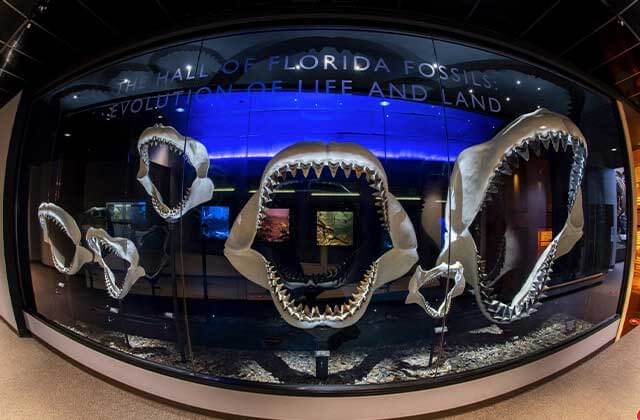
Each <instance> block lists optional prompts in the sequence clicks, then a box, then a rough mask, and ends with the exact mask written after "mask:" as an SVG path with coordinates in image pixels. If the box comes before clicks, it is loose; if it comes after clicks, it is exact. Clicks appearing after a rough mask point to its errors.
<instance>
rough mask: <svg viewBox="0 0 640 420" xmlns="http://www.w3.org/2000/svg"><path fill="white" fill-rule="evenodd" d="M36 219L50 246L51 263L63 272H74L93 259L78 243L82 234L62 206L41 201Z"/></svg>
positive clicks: (69, 273) (71, 273)
mask: <svg viewBox="0 0 640 420" xmlns="http://www.w3.org/2000/svg"><path fill="white" fill-rule="evenodd" d="M38 221H39V222H40V227H41V228H42V233H43V235H44V242H45V243H47V244H49V247H50V248H51V257H52V259H53V265H54V267H55V268H56V270H58V271H59V272H61V273H63V274H68V275H73V274H76V273H77V272H78V271H79V270H80V269H81V268H82V266H83V265H85V264H86V263H88V262H91V261H93V258H92V255H91V252H90V251H89V250H88V249H86V248H84V247H83V246H81V245H80V241H81V239H82V235H81V233H80V228H78V225H77V224H76V221H75V220H74V219H73V217H71V215H70V214H69V213H67V212H66V211H65V210H64V209H63V208H62V207H59V206H57V205H55V204H53V203H41V204H40V206H39V207H38Z"/></svg>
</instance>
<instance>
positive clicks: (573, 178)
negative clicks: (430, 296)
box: [471, 130, 587, 322]
mask: <svg viewBox="0 0 640 420" xmlns="http://www.w3.org/2000/svg"><path fill="white" fill-rule="evenodd" d="M586 150H587V149H586V145H585V142H584V140H583V139H582V138H579V137H575V136H572V135H571V134H569V133H567V132H564V131H559V130H558V131H555V130H549V131H543V132H539V133H536V134H535V135H534V136H533V137H529V138H526V139H523V140H521V141H520V142H519V143H517V144H515V145H513V146H511V148H510V149H509V150H508V151H507V152H506V153H505V154H504V155H503V156H502V158H501V160H500V161H499V163H498V165H497V166H496V167H495V169H494V172H493V174H492V175H491V176H490V179H489V182H488V184H487V188H486V191H485V193H484V197H483V200H482V203H481V207H480V210H479V212H478V214H477V216H476V218H475V220H474V222H473V224H472V226H471V232H472V234H473V236H474V241H475V243H476V248H477V249H479V250H480V251H478V252H477V254H476V261H477V268H478V288H479V290H478V292H479V295H478V297H479V299H480V300H481V302H482V303H483V304H484V305H485V308H486V311H487V312H488V313H489V316H490V317H491V318H492V320H494V321H495V322H512V321H514V320H517V319H520V318H523V317H525V316H528V315H529V314H531V313H533V312H535V311H536V307H537V306H539V305H540V303H539V300H540V299H541V298H543V297H544V294H543V292H544V288H545V286H546V285H547V283H548V281H549V279H550V274H551V272H552V267H553V262H554V259H555V258H556V250H557V247H558V242H559V240H560V235H556V236H555V237H554V238H553V240H551V242H550V244H549V245H548V246H547V247H546V248H545V250H544V251H543V253H542V255H541V256H540V258H539V259H538V261H535V260H534V261H532V262H530V263H528V262H526V261H522V262H521V263H520V264H518V265H522V264H524V266H526V267H528V270H526V274H525V279H523V280H521V281H520V284H521V286H520V290H519V291H516V292H515V293H514V292H513V291H509V290H505V289H504V287H502V285H503V283H504V282H498V280H500V278H501V277H503V276H505V275H508V273H507V272H506V271H505V270H503V266H504V264H505V253H506V252H509V250H508V249H506V248H508V247H510V246H512V245H508V244H507V224H508V221H507V220H508V218H509V217H511V215H510V214H504V211H505V208H508V207H509V206H508V205H507V201H508V200H507V194H506V188H505V187H506V186H509V187H511V188H514V187H515V185H514V183H515V182H519V179H516V178H515V175H517V174H518V172H519V168H521V167H522V168H524V167H525V166H526V165H531V164H534V161H536V160H537V161H544V160H548V161H549V162H552V164H553V165H562V164H566V165H567V167H566V168H564V169H566V170H567V173H568V188H567V202H566V205H567V214H568V215H569V214H570V213H571V211H572V209H573V206H574V204H575V203H576V198H577V196H578V193H579V191H580V184H581V182H582V178H583V173H584V168H585V161H586ZM519 178H520V179H522V177H521V176H520V177H519ZM525 191H526V189H525ZM580 205H581V203H580ZM567 217H568V216H567ZM481 238H484V242H485V244H484V246H481V244H482V243H483V240H482V239H481ZM514 272H516V271H514ZM498 285H501V286H498ZM504 301H511V303H510V304H507V303H504Z"/></svg>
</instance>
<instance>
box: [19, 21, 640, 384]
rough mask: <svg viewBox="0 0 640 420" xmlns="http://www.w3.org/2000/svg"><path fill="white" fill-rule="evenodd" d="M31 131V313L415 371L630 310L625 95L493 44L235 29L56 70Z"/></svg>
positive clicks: (27, 208)
mask: <svg viewBox="0 0 640 420" xmlns="http://www.w3.org/2000/svg"><path fill="white" fill-rule="evenodd" d="M22 142H23V146H22V149H21V150H22V152H21V153H20V155H19V156H20V157H19V176H20V180H21V182H20V187H19V194H17V196H16V200H17V203H18V204H17V205H16V208H18V209H20V211H17V214H16V217H17V223H18V224H19V225H22V226H24V227H26V229H24V232H22V233H19V234H18V237H17V238H16V241H17V242H18V244H19V245H18V248H19V249H20V250H21V252H20V255H19V257H20V259H21V266H22V267H25V268H26V269H25V270H23V271H22V272H21V275H20V280H21V282H22V284H21V286H22V290H23V294H24V299H25V302H26V311H27V312H28V313H29V314H30V316H32V317H35V318H37V319H38V320H40V321H41V322H43V323H45V324H47V325H49V326H51V327H52V328H54V329H55V330H56V331H58V332H60V333H61V334H63V335H65V336H68V337H70V338H72V339H73V340H75V341H77V342H79V343H81V344H82V345H85V346H88V347H90V348H91V349H93V350H97V351H99V352H102V353H106V354H108V355H110V356H113V357H115V358H118V359H119V360H123V361H126V362H127V363H131V364H133V365H135V366H137V367H141V368H144V369H150V370H153V371H154V372H160V373H163V374H166V375H170V376H175V377H178V378H181V379H187V380H192V381H197V382H198V383H202V384H206V385H211V386H214V387H215V386H220V387H227V388H232V389H240V390H245V391H251V392H267V393H269V392H273V393H279V394H288V395H289V394H290V395H316V394H336V393H339V394H342V395H361V394H363V393H365V394H368V395H370V394H378V393H389V392H400V391H406V390H417V389H423V388H431V387H437V386H441V385H447V384H454V383H461V382H464V381H466V380H468V379H472V378H478V377H482V376H483V375H490V374H492V373H495V372H500V371H504V370H506V369H510V368H513V367H516V366H519V365H521V364H523V363H526V362H529V361H532V360H536V359H539V358H541V357H543V356H545V355H548V354H552V353H553V352H555V351H557V350H559V349H562V348H563V347H565V346H567V345H569V344H571V343H576V342H577V341H579V340H581V339H582V338H585V337H587V336H589V335H591V334H593V333H595V332H597V331H598V330H600V329H601V328H603V327H604V326H607V325H609V324H610V323H612V322H614V321H615V320H617V319H618V317H619V313H620V305H621V298H622V297H623V289H624V287H625V286H626V273H627V270H628V269H629V267H628V265H629V264H630V263H631V261H629V260H628V252H627V250H628V247H629V246H631V245H629V241H630V240H631V236H630V232H632V229H631V228H630V223H631V222H630V220H629V217H628V216H627V214H629V208H630V206H632V205H633V203H631V202H630V201H631V200H627V198H626V197H627V195H628V191H627V190H628V188H629V187H628V186H629V185H631V178H630V176H631V175H630V174H629V168H628V150H627V146H626V144H625V139H624V135H623V133H622V130H621V127H620V119H619V115H618V111H617V108H616V103H615V101H613V100H612V99H610V98H608V97H607V96H605V95H603V94H602V93H600V92H598V91H596V90H594V89H592V88H591V87H587V86H584V85H581V84H579V83H577V82H574V81H572V80H570V79H568V78H566V77H564V76H563V75H560V74H558V73H556V72H552V71H549V70H546V69H544V68H543V67H541V66H538V65H536V64H533V63H530V62H525V61H523V60H520V59H518V58H515V57H511V56H507V55H503V54H500V53H498V52H494V51H490V50H487V49H483V48H481V47H479V46H475V45H469V44H463V43H459V42H455V41H454V40H451V39H442V38H433V37H426V36H424V35H418V34H413V33H406V32H392V31H381V30H372V29H365V28H347V27H313V28H305V29H299V28H293V27H292V28H278V29H264V30H255V31H243V32H234V33H221V34H220V33H219V34H214V35H211V36H209V37H206V38H201V39H193V40H190V41H189V42H186V43H178V44H170V45H166V46H164V47H158V48H154V49H150V50H147V51H143V52H141V53H139V54H135V55H130V56H127V57H124V58H122V59H121V60H119V61H112V62H110V63H108V64H103V65H101V66H95V67H94V68H93V69H92V70H91V71H89V72H85V73H83V74H79V75H76V76H74V77H72V78H69V79H67V80H65V81H64V82H61V83H59V84H57V85H56V86H54V87H52V88H51V89H49V90H47V91H46V92H45V93H43V94H42V95H40V96H38V97H36V98H34V99H33V101H32V102H31V104H30V106H29V112H28V124H27V128H26V130H25V133H24V136H23V140H22ZM631 211H634V210H631Z"/></svg>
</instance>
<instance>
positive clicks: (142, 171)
mask: <svg viewBox="0 0 640 420" xmlns="http://www.w3.org/2000/svg"><path fill="white" fill-rule="evenodd" d="M158 144H163V145H166V146H167V147H168V148H169V150H170V151H171V152H173V153H176V154H179V155H180V156H182V157H183V158H184V161H185V164H189V165H191V166H193V167H194V169H195V170H196V179H194V180H193V182H192V183H191V186H189V187H187V188H186V190H185V192H184V195H183V197H182V201H180V203H179V204H177V205H176V206H174V207H169V206H168V205H166V204H165V202H164V200H163V199H162V196H161V195H160V192H159V191H158V189H157V188H156V186H155V185H154V184H153V182H152V181H151V178H150V177H149V160H150V157H149V147H151V146H155V145H158ZM138 153H139V154H140V167H139V169H138V175H137V178H138V182H140V183H141V184H142V186H143V187H144V189H145V190H146V191H147V194H148V195H149V196H151V204H152V205H153V208H154V209H155V210H156V212H157V213H158V214H159V215H160V217H162V218H163V219H165V220H168V221H171V222H175V221H177V220H178V219H180V218H181V217H182V216H183V215H184V214H185V213H187V212H188V211H189V210H191V209H192V208H194V207H196V206H198V205H199V204H202V203H204V202H207V201H209V200H211V197H212V196H213V189H214V186H213V181H211V179H210V178H209V177H207V172H208V171H209V153H208V152H207V149H206V147H204V145H203V144H202V143H200V142H199V141H197V140H194V139H192V138H190V137H185V136H183V135H181V134H180V133H178V131H176V129H175V128H173V127H167V126H163V125H161V124H159V125H156V126H153V127H149V128H147V129H146V130H144V131H143V132H142V134H141V135H140V138H139V139H138Z"/></svg>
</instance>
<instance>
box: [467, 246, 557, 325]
mask: <svg viewBox="0 0 640 420" xmlns="http://www.w3.org/2000/svg"><path fill="white" fill-rule="evenodd" d="M549 247H550V249H549V252H548V253H547V256H546V257H545V259H544V261H543V262H542V265H540V268H539V270H538V271H537V272H536V273H535V279H534V281H533V283H532V284H531V285H530V286H529V288H528V290H527V293H526V294H525V295H524V296H523V298H522V299H521V300H519V301H518V302H512V303H511V304H509V305H507V304H505V303H503V302H500V301H498V300H496V299H495V298H494V292H493V287H491V286H486V285H485V284H484V282H483V280H482V279H481V278H479V281H478V286H479V292H480V299H481V300H482V303H483V304H484V305H485V307H486V311H487V312H488V315H489V316H490V317H491V319H492V320H493V321H495V322H496V323H501V324H507V323H511V322H514V321H517V320H519V319H522V318H526V317H528V316H529V315H531V314H533V313H534V312H536V311H537V310H538V308H539V307H540V306H541V305H542V303H541V302H540V301H541V300H542V299H544V298H545V297H546V295H545V294H544V291H545V289H546V287H547V284H548V283H549V280H550V279H551V273H552V272H553V264H554V259H555V255H556V251H557V248H558V241H557V240H556V239H554V240H553V241H552V242H551V244H549ZM478 269H479V271H480V270H481V269H482V261H479V263H478Z"/></svg>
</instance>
